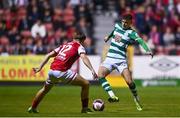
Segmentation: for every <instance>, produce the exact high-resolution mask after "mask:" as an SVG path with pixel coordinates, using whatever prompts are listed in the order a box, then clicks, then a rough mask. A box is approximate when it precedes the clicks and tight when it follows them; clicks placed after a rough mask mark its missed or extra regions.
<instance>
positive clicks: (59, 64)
mask: <svg viewBox="0 0 180 118" xmlns="http://www.w3.org/2000/svg"><path fill="white" fill-rule="evenodd" d="M85 39H86V36H85V35H84V34H83V33H82V32H80V31H77V32H76V33H75V34H74V36H73V41H71V42H69V43H67V44H64V45H61V46H60V47H58V48H56V49H55V50H53V51H52V52H50V53H48V54H47V55H46V56H45V58H44V60H43V61H42V62H41V64H40V65H39V67H38V68H33V70H34V72H35V73H37V72H39V71H40V70H41V69H42V68H43V67H44V65H45V64H46V63H47V62H48V60H49V59H50V58H51V57H54V61H53V62H52V63H51V66H50V70H49V72H48V78H47V80H46V82H45V84H44V86H43V88H42V89H40V90H39V91H38V92H37V94H36V96H35V97H34V99H33V102H32V105H31V107H29V109H28V112H29V113H38V111H37V106H38V104H39V103H40V101H41V100H42V99H43V98H44V96H45V95H46V94H47V93H48V92H49V90H50V89H51V88H52V87H53V85H54V84H56V83H58V82H63V83H65V84H72V85H79V86H81V87H82V89H81V102H82V110H81V113H89V112H92V111H91V109H89V108H88V101H89V98H88V96H89V81H87V80H85V79H84V78H83V77H81V76H80V75H79V74H78V73H76V72H73V71H72V70H70V68H71V66H72V64H73V63H74V62H75V61H76V60H77V59H78V58H79V57H81V59H82V61H83V62H84V64H85V65H86V66H87V67H88V68H89V69H90V71H91V72H92V75H93V78H94V79H96V78H97V74H96V72H95V71H94V69H93V67H92V65H91V63H90V61H89V59H88V57H87V56H86V52H85V49H84V47H83V46H82V44H83V42H84V40H85Z"/></svg>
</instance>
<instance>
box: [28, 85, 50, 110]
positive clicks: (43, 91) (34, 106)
mask: <svg viewBox="0 0 180 118" xmlns="http://www.w3.org/2000/svg"><path fill="white" fill-rule="evenodd" d="M52 86H53V85H52V84H45V85H44V86H43V87H42V88H41V89H40V90H39V91H38V92H37V94H36V95H35V97H34V99H33V102H32V105H31V107H29V109H28V112H29V113H38V111H37V106H38V105H39V103H40V102H41V101H42V99H43V98H44V96H45V95H46V94H47V93H48V92H49V90H50V89H51V88H52Z"/></svg>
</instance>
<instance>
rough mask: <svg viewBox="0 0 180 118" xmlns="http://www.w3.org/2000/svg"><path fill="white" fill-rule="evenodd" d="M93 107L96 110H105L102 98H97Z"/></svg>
mask: <svg viewBox="0 0 180 118" xmlns="http://www.w3.org/2000/svg"><path fill="white" fill-rule="evenodd" d="M93 109H94V111H103V110H104V102H103V101H102V100H101V99H96V100H94V101H93Z"/></svg>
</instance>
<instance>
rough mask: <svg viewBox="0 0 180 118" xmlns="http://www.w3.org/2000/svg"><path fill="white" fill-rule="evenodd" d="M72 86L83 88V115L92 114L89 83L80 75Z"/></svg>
mask: <svg viewBox="0 0 180 118" xmlns="http://www.w3.org/2000/svg"><path fill="white" fill-rule="evenodd" d="M71 84H72V85H78V86H81V102H82V111H81V112H82V113H90V112H92V111H91V109H89V108H88V103H89V81H87V80H85V79H84V78H83V77H81V76H80V75H79V74H77V76H76V77H75V79H74V80H73V81H72V82H71Z"/></svg>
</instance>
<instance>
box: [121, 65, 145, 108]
mask: <svg viewBox="0 0 180 118" xmlns="http://www.w3.org/2000/svg"><path fill="white" fill-rule="evenodd" d="M122 75H123V77H124V78H125V81H126V83H127V85H128V86H129V89H130V90H131V93H132V94H133V96H134V102H135V104H136V107H137V110H139V111H141V110H142V106H141V105H140V102H139V97H138V93H137V89H136V85H135V83H134V81H133V80H132V76H131V73H130V71H129V70H128V68H125V69H124V70H123V72H122Z"/></svg>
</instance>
